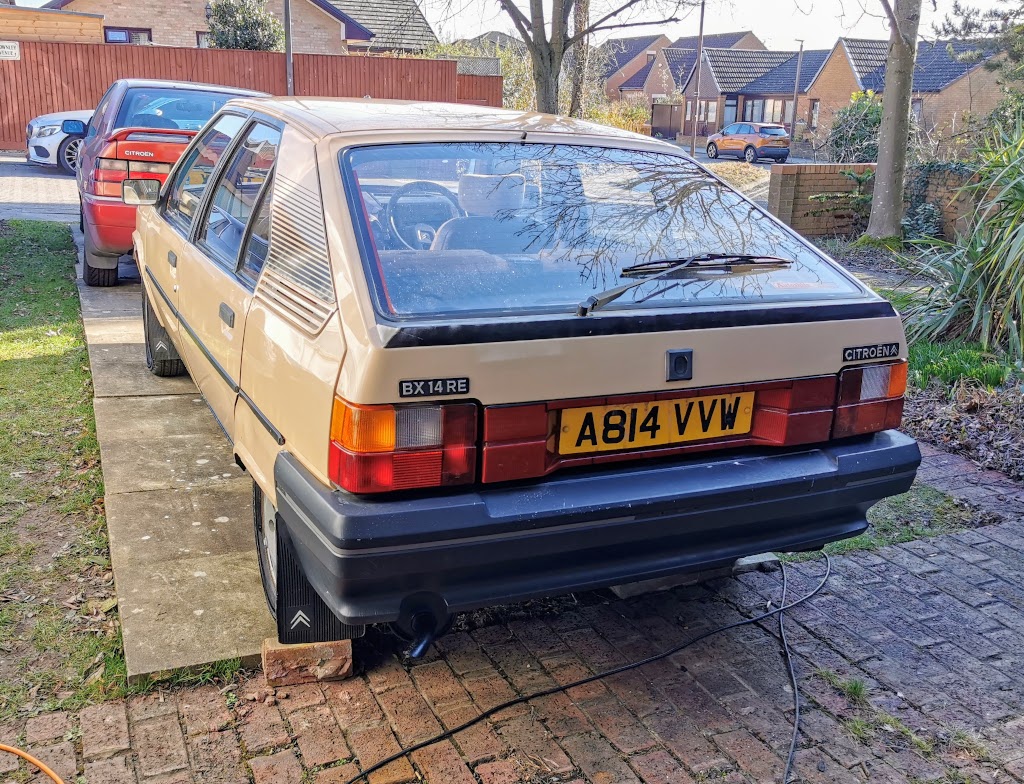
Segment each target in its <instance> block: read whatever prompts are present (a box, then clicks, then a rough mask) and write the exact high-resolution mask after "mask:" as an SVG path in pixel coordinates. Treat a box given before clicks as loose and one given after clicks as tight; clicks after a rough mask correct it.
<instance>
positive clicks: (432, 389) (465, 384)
mask: <svg viewBox="0 0 1024 784" xmlns="http://www.w3.org/2000/svg"><path fill="white" fill-rule="evenodd" d="M468 394H469V379H468V378H421V379H418V380H414V381H399V382H398V396H399V397H433V396H434V395H468Z"/></svg>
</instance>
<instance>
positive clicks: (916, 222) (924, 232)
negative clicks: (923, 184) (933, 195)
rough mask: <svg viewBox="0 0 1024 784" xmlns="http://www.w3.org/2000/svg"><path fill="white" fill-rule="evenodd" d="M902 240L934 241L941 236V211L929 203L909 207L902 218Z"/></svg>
mask: <svg viewBox="0 0 1024 784" xmlns="http://www.w3.org/2000/svg"><path fill="white" fill-rule="evenodd" d="M902 225H903V239H905V240H907V241H913V240H926V239H936V238H938V237H941V236H942V210H941V209H940V208H939V206H938V205H936V204H932V203H931V202H922V203H920V204H915V205H911V207H909V208H908V209H907V212H906V214H905V215H904V216H903V222H902Z"/></svg>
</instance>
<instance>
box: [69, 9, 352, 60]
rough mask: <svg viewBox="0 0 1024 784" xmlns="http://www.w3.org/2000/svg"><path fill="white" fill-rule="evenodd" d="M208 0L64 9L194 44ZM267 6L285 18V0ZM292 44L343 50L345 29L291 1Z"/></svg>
mask: <svg viewBox="0 0 1024 784" xmlns="http://www.w3.org/2000/svg"><path fill="white" fill-rule="evenodd" d="M206 2H207V0H171V2H168V0H72V2H70V3H68V4H67V5H66V6H64V10H66V11H79V12H83V13H90V14H102V15H103V17H104V19H103V24H104V25H106V26H108V27H110V26H114V27H138V28H143V29H147V30H152V31H153V43H154V44H157V45H159V46H193V47H194V46H196V43H197V39H196V33H198V32H205V31H206V30H207V29H208V25H207V22H206ZM267 7H268V8H269V9H270V12H271V13H272V14H273V15H274V16H276V17H277V18H278V19H281V20H283V19H284V0H269V2H268V3H267ZM292 32H293V39H294V47H295V51H296V52H297V53H302V54H346V53H347V47H346V45H345V42H344V32H343V28H342V25H341V22H339V21H338V20H337V19H334V18H333V17H331V16H328V15H327V14H326V13H325V12H324V11H321V10H320V9H319V8H316V7H315V6H313V5H312V3H308V2H303V1H302V0H299V2H294V3H292Z"/></svg>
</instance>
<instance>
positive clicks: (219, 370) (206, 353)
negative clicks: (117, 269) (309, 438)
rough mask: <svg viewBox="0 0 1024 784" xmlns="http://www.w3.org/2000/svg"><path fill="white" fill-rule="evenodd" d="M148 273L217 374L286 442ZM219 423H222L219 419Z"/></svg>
mask: <svg viewBox="0 0 1024 784" xmlns="http://www.w3.org/2000/svg"><path fill="white" fill-rule="evenodd" d="M146 275H147V276H148V277H149V280H150V282H151V283H152V284H153V286H154V288H156V291H157V294H159V295H160V298H161V299H163V301H164V304H166V305H167V308H168V309H169V310H170V311H171V313H173V314H174V318H175V319H176V320H177V322H178V323H179V324H180V325H181V326H182V327H184V329H185V331H186V332H187V333H188V335H189V337H190V338H192V341H193V342H194V343H195V344H196V347H197V348H198V349H199V350H200V351H201V352H202V353H203V356H204V357H206V359H207V360H208V361H209V363H210V364H211V365H213V369H214V370H216V371H217V375H219V376H220V377H221V378H222V379H223V380H224V383H225V384H227V385H228V388H229V389H231V391H232V392H234V393H235V394H237V395H238V396H239V397H240V398H242V400H244V401H245V404H246V405H247V406H249V409H250V410H251V411H252V413H253V414H254V415H255V416H256V418H257V419H258V420H259V421H260V424H261V425H263V427H265V428H266V429H267V432H269V433H270V435H271V436H273V438H274V440H275V441H277V443H278V445H279V446H280V445H282V444H284V436H283V435H282V434H281V431H280V430H278V429H277V428H276V427H274V425H273V424H271V422H270V420H269V419H267V416H266V414H264V413H263V412H262V411H260V410H259V408H258V407H257V406H256V404H255V403H253V402H252V398H250V397H249V396H248V395H247V394H245V392H244V391H242V388H241V387H240V386H238V383H237V382H236V381H235V380H234V379H233V378H232V377H231V375H230V374H229V373H228V372H227V371H226V370H225V369H224V367H223V366H222V365H221V364H220V362H218V361H217V359H216V358H215V357H214V356H213V354H211V353H210V350H209V349H208V348H207V347H206V344H205V343H203V341H201V340H200V339H199V336H198V335H197V334H196V331H195V330H194V329H192V326H191V325H190V324H189V323H188V322H187V321H185V319H183V318H182V317H181V313H179V312H178V309H177V308H176V307H174V305H173V304H172V303H171V300H170V297H168V296H167V292H165V291H164V289H163V287H162V286H161V285H160V284H159V283H158V282H157V280H156V277H155V276H154V275H153V273H152V271H151V270H150V269H149V266H148V265H147V266H146ZM218 424H220V423H219V421H218ZM223 429H224V428H223V426H222V427H221V430H223Z"/></svg>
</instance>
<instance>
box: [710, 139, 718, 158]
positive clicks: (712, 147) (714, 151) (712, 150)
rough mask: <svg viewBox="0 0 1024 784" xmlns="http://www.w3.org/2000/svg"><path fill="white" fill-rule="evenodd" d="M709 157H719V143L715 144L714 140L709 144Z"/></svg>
mask: <svg viewBox="0 0 1024 784" xmlns="http://www.w3.org/2000/svg"><path fill="white" fill-rule="evenodd" d="M708 157H709V158H710V159H711V160H714V159H715V158H717V157H718V145H717V144H715V143H714V142H711V143H710V144H709V145H708Z"/></svg>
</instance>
